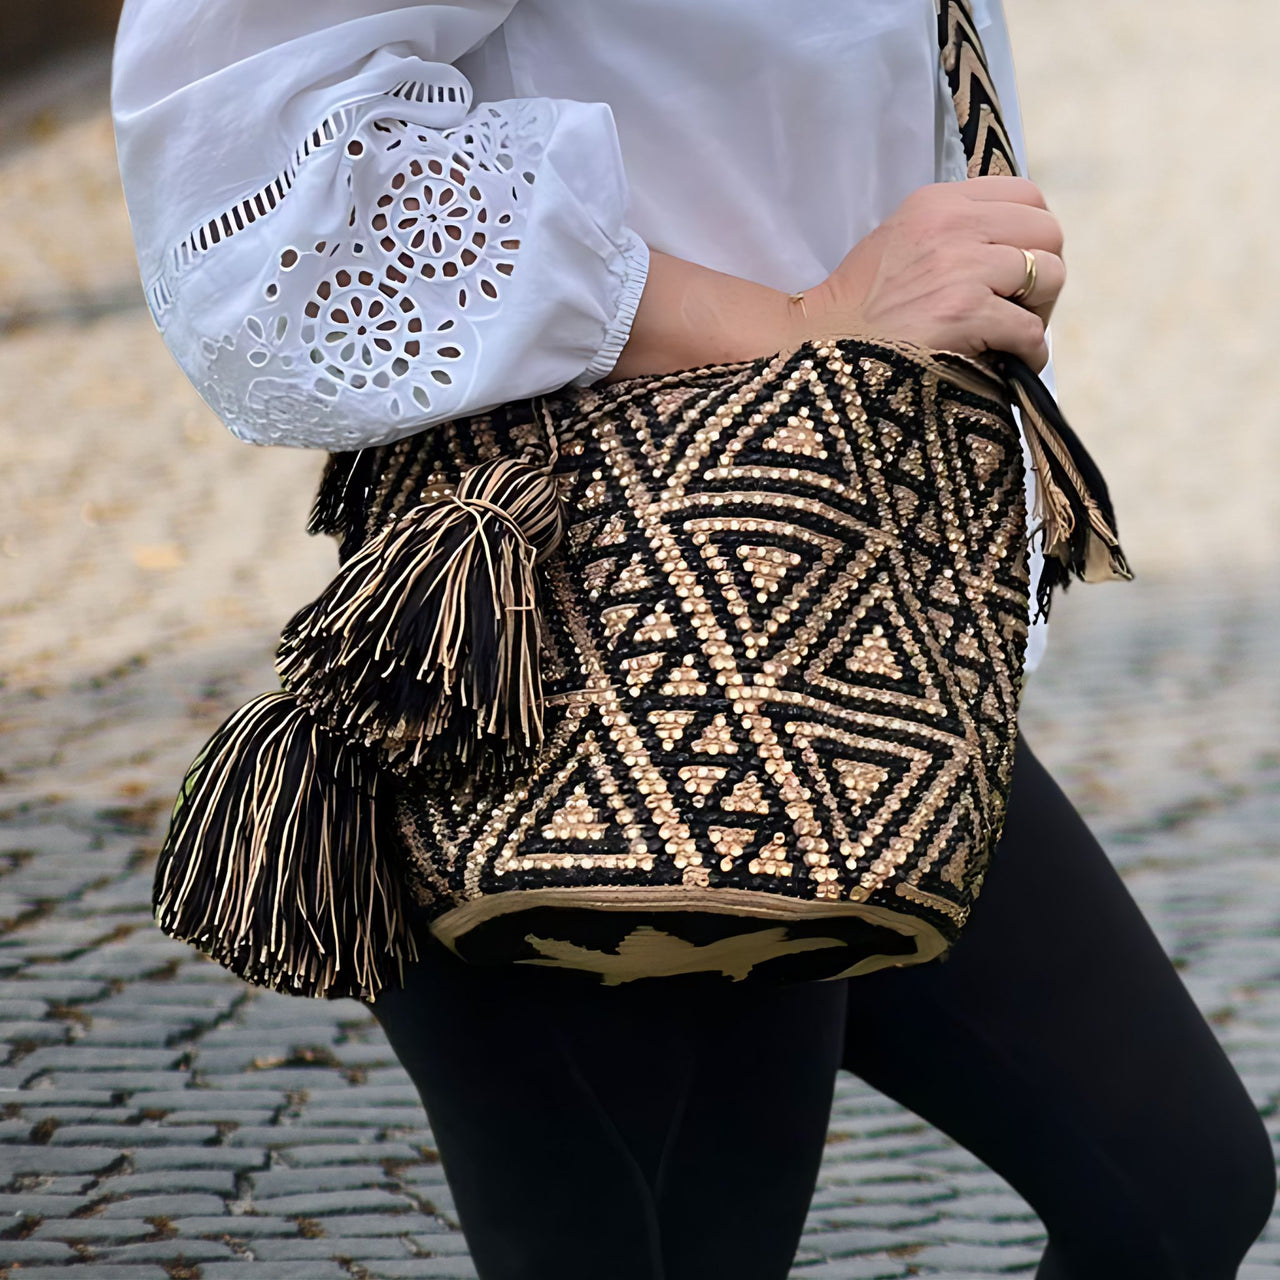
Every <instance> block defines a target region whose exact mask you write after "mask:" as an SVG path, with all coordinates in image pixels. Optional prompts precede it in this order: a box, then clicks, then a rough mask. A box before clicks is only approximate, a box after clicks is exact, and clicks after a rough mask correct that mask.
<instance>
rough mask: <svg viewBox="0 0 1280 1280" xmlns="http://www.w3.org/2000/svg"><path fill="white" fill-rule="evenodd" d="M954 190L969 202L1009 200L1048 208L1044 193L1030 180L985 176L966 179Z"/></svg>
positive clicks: (992, 175) (957, 184)
mask: <svg viewBox="0 0 1280 1280" xmlns="http://www.w3.org/2000/svg"><path fill="white" fill-rule="evenodd" d="M955 185H956V189H957V190H958V191H959V193H960V194H961V195H964V196H968V198H969V199H970V200H1011V201H1013V202H1014V203H1015V204H1028V205H1035V206H1037V207H1038V208H1041V209H1047V208H1048V207H1049V206H1048V204H1047V203H1046V201H1045V198H1044V193H1043V192H1042V191H1041V190H1040V188H1039V187H1037V186H1036V184H1035V183H1034V182H1032V181H1031V179H1030V178H1010V177H1005V176H1003V175H997V174H987V175H985V176H984V177H981V178H968V179H966V180H965V181H964V182H960V183H956V184H955Z"/></svg>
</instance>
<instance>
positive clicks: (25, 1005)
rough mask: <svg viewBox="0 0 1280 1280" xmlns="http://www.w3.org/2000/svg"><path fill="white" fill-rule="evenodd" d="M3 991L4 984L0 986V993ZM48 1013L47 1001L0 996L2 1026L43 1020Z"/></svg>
mask: <svg viewBox="0 0 1280 1280" xmlns="http://www.w3.org/2000/svg"><path fill="white" fill-rule="evenodd" d="M3 989H4V984H0V991H2V990H3ZM48 1012H49V1002H48V1001H47V1000H34V999H22V998H19V997H17V996H13V997H10V996H5V995H0V1021H2V1022H3V1024H4V1026H5V1027H6V1028H7V1027H10V1026H12V1025H13V1021H15V1020H21V1019H27V1020H30V1021H35V1020H37V1019H40V1018H43V1017H44V1015H45V1014H46V1013H48Z"/></svg>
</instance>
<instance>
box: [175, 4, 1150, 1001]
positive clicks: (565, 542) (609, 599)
mask: <svg viewBox="0 0 1280 1280" xmlns="http://www.w3.org/2000/svg"><path fill="white" fill-rule="evenodd" d="M938 23H939V37H940V42H941V48H942V56H943V60H944V66H945V68H946V70H947V73H948V75H949V79H950V84H951V87H952V90H953V94H954V99H955V105H956V111H957V115H958V119H959V123H960V131H961V137H962V140H963V142H964V146H965V151H966V154H967V156H968V158H969V173H970V176H973V175H977V174H985V173H1012V172H1014V160H1013V152H1012V148H1011V146H1010V144H1009V139H1008V135H1007V134H1006V132H1005V130H1004V127H1003V125H1002V122H1001V119H1000V114H999V107H998V103H997V100H996V95H995V92H994V89H993V86H992V83H991V80H990V77H989V74H988V72H987V68H986V64H985V61H984V57H983V53H982V49H981V46H980V43H979V41H978V37H977V32H976V30H975V28H974V25H973V21H972V18H971V16H970V14H969V12H968V10H967V8H966V6H965V5H964V4H963V3H961V2H960V0H941V4H940V11H939V17H938ZM1011 404H1016V405H1017V406H1018V407H1019V408H1020V410H1021V413H1022V422H1023V428H1024V430H1025V432H1026V437H1027V443H1028V446H1029V448H1030V451H1031V456H1032V460H1033V463H1034V466H1035V469H1036V472H1037V480H1038V485H1037V492H1038V495H1039V503H1038V506H1039V508H1040V509H1038V510H1037V511H1036V512H1035V513H1034V515H1035V517H1036V520H1037V526H1038V528H1039V529H1041V530H1042V531H1043V535H1044V542H1043V546H1044V554H1045V567H1044V572H1043V574H1042V578H1041V583H1040V590H1039V598H1038V600H1037V605H1038V608H1039V609H1040V611H1041V612H1047V610H1048V607H1049V602H1050V597H1051V592H1052V590H1053V589H1054V588H1055V587H1056V586H1062V587H1065V586H1066V585H1067V583H1068V581H1069V580H1070V577H1071V576H1072V575H1074V576H1077V577H1080V578H1083V579H1085V580H1088V581H1097V580H1102V579H1105V578H1128V577H1131V576H1132V575H1131V573H1130V571H1129V569H1128V567H1127V565H1126V563H1125V560H1124V556H1123V554H1122V552H1121V550H1120V547H1119V544H1118V540H1117V537H1116V533H1115V519H1114V516H1113V513H1112V510H1111V505H1110V501H1109V498H1108V495H1107V490H1106V485H1105V483H1104V481H1103V479H1102V477H1101V475H1100V474H1099V473H1098V470H1097V468H1096V467H1095V466H1094V464H1093V463H1092V461H1091V460H1090V459H1089V456H1088V454H1087V453H1086V451H1085V450H1084V448H1083V447H1082V446H1081V444H1080V442H1079V441H1078V440H1077V438H1076V437H1075V435H1074V434H1073V433H1072V432H1071V430H1070V428H1069V427H1068V426H1067V424H1066V423H1065V421H1064V420H1063V419H1062V416H1061V414H1060V412H1059V411H1058V409H1057V406H1056V405H1055V404H1054V402H1053V400H1052V398H1051V397H1050V396H1049V394H1048V392H1047V391H1046V390H1045V388H1044V386H1043V384H1042V383H1041V382H1040V380H1039V379H1038V378H1037V377H1036V375H1035V374H1034V373H1032V372H1031V370H1029V369H1028V368H1027V367H1026V366H1025V365H1024V364H1022V363H1021V362H1020V361H1018V360H1016V359H1015V358H1013V357H1010V356H1003V355H1000V356H989V357H987V358H984V359H983V360H974V359H969V358H966V357H962V356H958V355H953V354H949V353H945V352H937V351H930V350H926V349H924V348H921V347H917V346H913V345H911V344H905V343H890V342H883V341H872V340H867V339H863V338H857V337H849V336H841V337H833V338H831V339H828V340H821V341H817V340H815V341H809V342H806V343H804V344H802V345H801V346H799V347H798V348H796V349H794V350H791V351H783V352H779V353H777V354H776V355H774V356H770V357H763V358H760V359H758V360H752V361H746V362H743V363H739V364H732V365H721V366H715V367H708V368H700V369H691V370H683V371H680V372H678V373H673V374H667V375H662V376H655V377H643V378H635V379H630V380H627V381H622V382H616V383H613V384H610V385H605V386H598V387H594V388H583V389H577V388H569V389H565V390H562V391H560V392H557V393H555V394H553V395H550V396H543V397H537V398H534V399H532V400H529V401H521V402H513V403H511V404H507V405H503V406H501V407H500V408H498V409H495V410H493V411H491V412H489V413H485V414H482V415H478V416H475V417H471V418H468V419H466V420H458V421H452V422H446V423H442V424H439V425H437V426H434V427H431V428H430V429H428V430H426V431H424V432H422V433H420V434H419V435H416V436H413V437H411V438H409V439H406V440H402V441H400V442H398V443H396V444H392V445H386V446H380V447H377V448H370V449H363V450H360V451H358V452H354V453H347V454H335V455H332V456H331V458H330V461H329V464H328V467H327V468H326V472H325V476H324V479H323V481H322V484H321V489H320V493H319V495H318V497H317V500H316V505H315V509H314V511H313V514H312V520H311V524H310V526H309V527H310V530H311V531H312V532H324V533H330V534H334V535H336V536H338V537H339V538H340V558H341V561H342V566H341V569H340V571H339V573H338V574H337V576H336V577H335V578H334V580H333V581H332V583H331V584H330V585H329V586H328V588H326V590H325V591H324V592H323V593H322V594H321V596H320V597H319V598H318V599H317V600H316V601H314V602H313V603H312V604H310V605H308V606H307V607H306V608H304V609H303V610H301V611H300V612H299V613H298V614H297V615H296V616H295V617H294V618H293V619H292V620H291V622H290V623H289V625H288V626H287V628H286V629H285V632H284V634H283V637H282V641H281V645H280V650H279V654H278V661H277V666H278V670H279V674H280V676H281V682H282V685H283V688H282V690H280V691H277V692H275V693H270V694H265V695H263V696H262V697H260V698H257V699H255V700H254V701H253V702H251V703H249V704H247V705H246V706H245V707H242V708H241V709H240V710H239V711H237V712H235V713H234V714H233V715H232V716H231V717H230V718H229V719H228V721H227V722H226V723H225V724H224V725H223V726H222V727H221V728H220V729H219V730H218V731H217V732H216V733H215V734H214V736H213V737H212V739H211V740H210V741H209V743H208V744H206V746H205V748H204V750H203V751H202V752H201V754H200V755H199V756H198V758H197V759H196V761H195V763H194V764H193V765H192V767H191V769H190V771H189V772H188V775H187V778H186V780H185V781H184V784H183V787H182V791H181V793H180V795H179V797H178V801H177V803H176V804H175V807H174V813H173V817H172V820H171V823H170V827H169V833H168V836H167V839H166V841H165V845H164V848H163V851H162V854H161V858H160V862H159V864H158V867H157V872H156V892H155V906H156V913H157V918H158V920H159V922H160V924H161V927H162V928H164V929H165V930H166V931H167V932H168V933H170V934H171V935H173V936H175V937H179V938H183V939H185V940H187V941H190V942H192V943H194V944H196V945H197V946H199V947H201V948H202V949H203V950H205V951H207V952H208V953H209V954H211V955H212V956H214V957H215V958H216V959H217V960H219V961H220V962H221V963H223V964H224V965H226V966H227V967H228V968H231V969H232V970H234V971H235V972H237V973H239V974H240V975H241V976H242V977H244V978H246V979H248V980H249V981H253V982H257V983H261V984H264V985H268V986H272V987H275V988H277V989H279V990H283V991H289V992H294V993H297V994H308V995H356V996H360V997H363V998H365V999H372V998H373V997H375V996H376V994H377V992H378V991H379V990H380V989H381V988H382V987H384V986H386V985H388V984H394V983H395V982H396V981H397V976H398V973H399V970H400V966H401V965H402V964H403V962H404V961H405V960H407V959H412V958H413V957H414V956H415V955H416V947H417V942H416V940H415V937H416V936H417V931H418V930H419V929H420V928H421V927H423V926H425V927H427V928H429V930H430V932H431V933H432V934H433V935H434V936H435V937H436V938H438V939H439V940H441V941H442V942H444V943H445V944H447V945H448V946H449V947H451V948H452V949H453V950H454V951H455V952H456V953H457V954H458V955H460V956H462V957H463V958H465V959H468V960H473V961H476V962H480V963H495V962H501V963H520V964H532V965H540V966H548V967H556V968H572V969H578V970H583V971H586V972H588V973H593V974H596V975H598V976H599V977H600V979H601V980H602V981H604V982H605V983H617V982H624V981H628V980H631V979H634V978H639V977H653V976H660V975H665V974H674V973H684V972H692V971H711V972H718V973H722V974H724V975H725V976H726V977H727V978H730V979H735V980H740V979H742V978H745V977H747V976H748V975H752V976H753V977H759V976H763V977H767V978H771V979H774V980H812V979H823V978H833V977H841V976H852V975H856V974H861V973H867V972H870V971H873V970H875V969H879V968H882V967H884V966H887V965H907V964H917V963H920V962H923V961H927V960H930V959H932V958H934V957H938V956H940V955H942V954H943V953H944V952H945V951H946V949H947V947H948V946H949V945H950V944H951V943H952V942H953V941H954V940H955V938H956V937H957V936H958V933H959V931H960V929H961V928H962V926H963V925H964V923H965V921H966V919H967V918H968V916H969V913H970V910H971V908H972V906H973V903H974V900H975V899H976V897H977V895H978V892H979V889H980V887H981V884H982V880H983V876H984V873H985V871H986V867H987V862H988V859H989V858H990V855H991V852H992V849H993V846H994V844H995V841H996V840H997V838H998V837H999V834H1000V830H1001V827H1002V824H1003V820H1004V813H1005V809H1006V804H1007V800H1008V794H1009V787H1010V783H1011V775H1012V767H1013V757H1014V744H1015V739H1016V734H1017V716H1018V708H1019V701H1020V697H1021V691H1022V682H1023V666H1022V664H1023V650H1024V646H1025V643H1026V637H1027V619H1028V613H1029V608H1030V601H1029V599H1028V594H1029V578H1028V569H1027V550H1028V547H1027V535H1026V525H1027V511H1026V500H1025V490H1024V480H1023V463H1022V448H1021V442H1020V438H1019V431H1018V426H1017V423H1016V421H1015V418H1014V416H1013V413H1012V410H1011Z"/></svg>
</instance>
